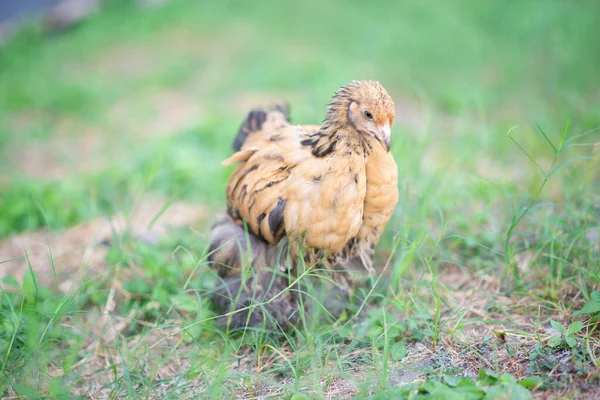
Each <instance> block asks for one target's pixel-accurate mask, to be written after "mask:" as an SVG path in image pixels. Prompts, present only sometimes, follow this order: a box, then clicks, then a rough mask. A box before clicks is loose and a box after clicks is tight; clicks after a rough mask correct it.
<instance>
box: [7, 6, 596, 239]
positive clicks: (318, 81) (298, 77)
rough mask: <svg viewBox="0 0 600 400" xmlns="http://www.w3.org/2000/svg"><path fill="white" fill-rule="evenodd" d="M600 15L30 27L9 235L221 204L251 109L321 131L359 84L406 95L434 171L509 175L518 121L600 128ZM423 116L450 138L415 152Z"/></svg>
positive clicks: (512, 9)
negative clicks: (142, 210) (280, 113)
mask: <svg viewBox="0 0 600 400" xmlns="http://www.w3.org/2000/svg"><path fill="white" fill-rule="evenodd" d="M599 7H600V6H599V5H598V3H597V2H595V1H581V2H578V4H577V6H576V7H575V6H573V4H571V3H568V2H559V1H553V2H540V1H508V2H500V1H497V2H496V1H493V2H472V1H452V2H444V3H439V2H429V1H425V2H395V1H390V2H385V1H384V2H378V3H377V4H366V3H363V2H358V1H347V2H346V1H344V2H342V1H339V2H338V1H331V2H314V3H310V2H309V3H306V4H304V3H302V4H300V3H279V2H270V1H264V2H257V3H248V2H242V1H239V2H237V1H222V2H212V1H207V2H191V1H182V0H179V1H170V2H166V3H165V4H164V5H162V6H158V7H149V6H146V7H144V6H142V5H141V3H137V2H131V1H129V2H127V1H126V2H117V1H112V2H107V3H106V4H105V5H104V8H103V9H102V11H101V12H100V13H97V14H95V15H92V16H91V18H90V19H89V20H87V21H85V22H84V23H82V24H81V26H78V27H76V28H74V29H72V30H70V31H68V32H65V33H62V34H50V35H44V34H42V33H41V32H40V29H39V28H38V27H37V26H36V25H30V26H29V27H28V28H26V29H23V30H22V31H20V32H19V33H18V34H17V35H16V36H15V37H13V38H12V40H10V41H9V42H8V44H6V45H5V47H4V48H3V49H2V51H1V53H0V88H1V89H0V159H1V160H2V163H0V173H1V174H2V175H1V176H2V179H1V185H2V186H1V190H2V196H1V197H0V198H1V200H0V201H1V203H0V207H1V208H0V209H1V210H2V214H3V218H2V225H1V226H0V235H7V234H8V233H10V232H12V231H21V230H24V229H34V228H38V227H40V226H42V225H44V224H50V226H51V227H53V228H59V227H62V226H64V225H69V224H73V223H75V222H77V221H78V220H82V219H86V218H89V217H90V216H92V215H94V214H98V213H102V212H108V211H114V208H115V207H116V208H119V207H123V203H122V202H123V201H124V199H125V198H126V197H127V195H128V193H130V192H131V188H136V189H137V190H141V191H146V190H152V191H159V192H161V193H163V194H166V195H167V196H181V197H183V198H189V199H194V200H198V201H203V202H207V203H210V204H213V205H219V204H220V202H221V201H222V188H223V185H224V182H225V179H226V176H227V171H225V170H223V169H222V168H221V167H220V165H219V161H220V160H221V159H222V158H223V157H225V156H226V155H227V154H228V152H229V142H230V140H231V137H233V134H234V132H235V130H236V129H237V127H238V124H239V122H240V121H241V120H242V119H243V117H244V115H245V112H246V111H247V110H248V109H249V108H250V107H252V106H254V105H255V104H256V103H259V104H260V103H264V102H267V101H269V100H271V99H273V98H285V99H288V100H289V101H290V102H291V104H292V107H293V118H294V120H295V121H298V122H314V123H318V122H319V121H320V120H321V119H322V116H323V113H324V111H323V110H324V108H325V105H326V103H327V102H328V100H329V98H330V97H331V95H332V93H333V92H334V91H335V89H336V88H337V87H339V86H340V85H343V84H345V83H347V82H349V81H350V80H352V79H366V78H369V79H378V80H380V81H381V82H382V83H383V84H384V85H385V86H386V87H387V88H388V90H389V91H390V92H391V93H392V94H393V95H394V96H395V97H396V101H397V103H398V107H399V109H400V110H399V111H400V112H399V114H400V115H399V117H398V123H397V124H396V132H395V140H394V142H395V143H394V149H395V151H396V152H397V154H398V155H399V157H400V158H402V157H405V155H404V154H403V152H404V151H405V150H406V147H411V146H415V145H418V144H416V143H413V142H417V143H421V142H423V141H425V140H426V141H427V144H422V143H421V144H422V145H423V146H431V147H432V148H440V149H443V151H442V152H443V153H444V154H441V155H439V156H436V157H435V158H436V160H435V162H436V163H441V164H443V163H444V162H445V161H447V162H449V163H461V162H462V161H461V160H460V159H461V158H469V159H471V160H474V159H476V158H478V159H482V158H483V159H485V158H490V159H496V160H501V162H500V163H498V164H495V165H493V167H492V168H496V169H498V170H506V169H510V168H511V164H514V162H515V160H520V161H522V158H521V154H520V153H519V152H518V151H516V148H515V147H514V145H513V144H512V143H511V142H510V141H509V140H507V138H506V136H505V133H506V132H507V130H508V129H509V128H510V127H511V126H513V125H520V126H521V131H520V133H523V132H528V131H529V130H530V126H532V125H533V124H534V123H539V124H541V125H542V126H543V127H545V128H546V129H547V130H549V131H550V132H560V130H561V129H562V126H563V124H564V123H565V121H566V120H567V119H570V120H571V125H570V132H574V133H580V132H582V131H584V130H586V129H590V128H593V127H596V126H598V125H600V109H599V107H597V106H596V107H594V106H593V105H594V104H598V101H599V100H600V92H599V91H598V86H597V84H595V80H596V79H595V78H596V74H597V71H598V66H600V52H598V51H594V49H598V48H600V36H598V35H596V34H594V29H595V27H596V25H595V24H596V23H597V21H598V17H597V16H598V13H599V11H600V8H599ZM449 118H452V119H451V120H450V121H451V122H449V123H448V122H446V123H445V124H444V123H442V122H440V121H442V120H444V119H446V120H448V119H449ZM423 120H427V121H433V123H434V124H433V125H430V126H428V128H430V127H434V128H435V129H436V131H435V132H427V133H428V135H427V136H428V137H427V138H426V139H425V138H423V137H424V136H426V135H422V136H423V137H419V135H420V134H421V133H417V137H414V138H411V139H406V138H405V137H406V136H407V133H406V131H407V130H413V131H414V130H415V126H414V125H412V126H411V125H410V124H411V123H414V122H415V121H417V122H419V121H423ZM438 122H440V123H439V124H437V125H436V123H438ZM538 144H540V145H541V146H543V145H544V144H543V143H541V142H539V143H538ZM532 151H534V152H535V149H534V150H532ZM432 162H433V161H432ZM468 164H469V163H467V164H465V165H464V166H465V167H468ZM401 172H402V171H401ZM472 172H473V171H469V170H467V169H466V168H465V169H464V170H463V174H466V175H469V174H470V173H472ZM403 177H404V179H403V180H404V182H407V181H410V180H411V178H410V177H408V176H405V175H403ZM414 179H419V178H418V177H414ZM457 184H458V185H459V186H460V180H459V181H458V182H457ZM40 208H41V209H43V211H44V212H43V213H42V212H41V210H40ZM41 214H46V215H47V216H48V218H49V220H47V221H45V220H44V218H43V217H42V215H41Z"/></svg>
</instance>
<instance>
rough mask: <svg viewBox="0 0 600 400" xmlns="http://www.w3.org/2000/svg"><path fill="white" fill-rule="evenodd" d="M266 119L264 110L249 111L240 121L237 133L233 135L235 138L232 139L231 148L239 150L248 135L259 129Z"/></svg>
mask: <svg viewBox="0 0 600 400" xmlns="http://www.w3.org/2000/svg"><path fill="white" fill-rule="evenodd" d="M266 119H267V113H266V112H265V111H264V110H252V111H250V112H249V113H248V116H246V119H245V120H244V122H243V123H242V126H241V127H240V129H239V131H238V133H237V135H236V136H235V139H234V140H233V144H232V147H233V150H234V151H240V149H241V148H242V146H243V145H244V142H245V141H246V138H247V137H248V135H250V134H251V133H252V132H256V131H258V130H260V129H261V127H262V125H263V124H264V123H265V121H266Z"/></svg>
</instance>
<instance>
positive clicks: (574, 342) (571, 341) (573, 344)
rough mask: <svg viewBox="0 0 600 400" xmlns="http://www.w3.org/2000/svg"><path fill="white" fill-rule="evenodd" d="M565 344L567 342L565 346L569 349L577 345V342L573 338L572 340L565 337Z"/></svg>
mask: <svg viewBox="0 0 600 400" xmlns="http://www.w3.org/2000/svg"><path fill="white" fill-rule="evenodd" d="M565 342H567V344H568V345H569V347H570V348H573V347H575V345H576V344H577V341H576V340H575V338H572V337H570V336H567V337H566V338H565Z"/></svg>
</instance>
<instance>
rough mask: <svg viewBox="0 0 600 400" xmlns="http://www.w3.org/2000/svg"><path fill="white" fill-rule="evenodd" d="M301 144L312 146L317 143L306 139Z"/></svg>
mask: <svg viewBox="0 0 600 400" xmlns="http://www.w3.org/2000/svg"><path fill="white" fill-rule="evenodd" d="M300 144H301V145H302V146H312V145H314V144H315V142H314V141H313V140H312V139H304V140H303V141H301V142H300Z"/></svg>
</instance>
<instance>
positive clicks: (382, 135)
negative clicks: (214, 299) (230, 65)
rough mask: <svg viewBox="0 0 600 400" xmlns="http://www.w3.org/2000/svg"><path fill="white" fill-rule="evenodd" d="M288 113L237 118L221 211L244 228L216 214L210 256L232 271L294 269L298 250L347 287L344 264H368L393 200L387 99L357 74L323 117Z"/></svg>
mask: <svg viewBox="0 0 600 400" xmlns="http://www.w3.org/2000/svg"><path fill="white" fill-rule="evenodd" d="M287 114H288V111H287V108H285V107H276V108H274V109H272V110H268V111H264V110H254V111H252V112H250V113H249V114H248V117H247V119H246V121H245V122H244V124H243V125H242V127H241V128H240V131H239V133H238V135H237V136H236V138H235V140H234V144H233V147H234V150H235V151H236V152H235V153H234V154H233V155H232V156H231V157H230V158H228V159H227V160H225V161H224V162H223V164H224V165H232V164H235V163H237V164H238V165H237V168H236V169H235V170H234V172H233V174H232V176H231V178H230V180H229V182H228V186H227V213H228V215H229V218H230V219H231V221H233V222H235V223H236V224H238V226H240V227H241V226H242V225H243V224H244V223H245V224H247V228H248V234H247V236H245V234H242V233H240V232H239V231H238V232H237V233H234V232H235V227H234V226H232V225H233V224H231V222H228V221H226V220H222V221H221V223H220V224H219V223H218V224H216V225H215V227H214V228H213V239H212V244H211V251H212V253H211V254H212V255H211V261H213V262H215V263H219V264H221V265H226V267H223V266H221V267H220V269H219V272H220V276H222V277H228V276H233V275H235V274H236V272H239V271H240V270H241V269H242V267H243V265H244V260H248V261H250V264H251V265H252V268H254V269H255V270H257V271H258V270H259V269H260V268H261V267H268V268H275V269H277V268H279V269H280V270H281V271H286V270H288V271H291V270H293V269H294V268H296V267H297V266H298V264H299V262H298V259H299V258H300V257H303V259H304V261H305V262H306V265H308V266H309V267H310V266H314V265H316V264H321V265H323V266H325V267H326V268H328V269H330V270H332V271H337V274H335V276H336V278H335V279H334V280H336V281H341V282H339V283H341V286H343V287H350V286H351V280H350V279H349V276H348V274H347V272H348V271H347V269H348V268H347V267H346V266H347V265H348V264H349V263H351V262H354V261H355V260H356V259H359V260H360V262H361V263H362V264H363V265H364V266H365V267H366V268H367V269H368V270H369V271H370V272H371V271H372V255H373V248H374V246H375V245H376V244H377V242H378V241H379V238H380V236H381V234H382V232H383V229H384V227H385V225H386V224H387V222H388V221H389V219H390V217H391V215H392V212H393V210H394V207H395V205H396V203H397V200H398V185H397V180H398V170H397V167H396V164H395V162H394V159H393V157H392V155H391V153H390V152H389V148H390V133H391V130H390V128H391V125H392V123H393V120H394V104H393V101H392V99H391V97H390V96H389V94H388V93H387V91H386V90H385V89H384V88H383V87H382V86H381V85H380V84H379V83H378V82H375V81H354V82H351V83H350V84H348V85H346V86H343V87H342V88H340V89H339V90H338V91H337V93H336V94H335V96H334V97H333V99H332V101H331V102H330V104H329V106H328V112H327V115H326V117H325V120H324V122H323V124H322V125H321V126H312V125H304V126H299V125H291V124H290V123H289V121H288V115H287ZM224 232H225V234H224ZM241 232H244V231H243V229H241ZM236 238H237V239H236ZM243 241H245V242H246V243H245V244H243V245H241V244H240V243H242V242H243ZM234 242H235V243H237V244H234ZM248 245H249V246H250V248H248ZM248 250H250V252H248ZM234 253H237V254H234ZM281 254H285V255H287V256H288V257H287V261H288V264H287V265H288V266H285V263H284V262H282V260H281V258H282V257H281ZM258 280H260V279H258ZM263 292H264V290H263Z"/></svg>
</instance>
